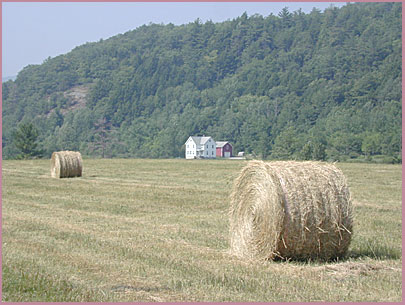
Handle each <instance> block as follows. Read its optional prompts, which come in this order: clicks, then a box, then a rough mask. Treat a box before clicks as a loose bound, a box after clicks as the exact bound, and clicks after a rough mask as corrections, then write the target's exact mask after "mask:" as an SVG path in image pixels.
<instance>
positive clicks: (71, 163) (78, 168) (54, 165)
mask: <svg viewBox="0 0 405 305" xmlns="http://www.w3.org/2000/svg"><path fill="white" fill-rule="evenodd" d="M82 163H83V160H82V155H81V154H80V152H76V151H58V152H54V153H52V158H51V176H52V177H53V178H68V177H81V175H82V169H83V164H82Z"/></svg>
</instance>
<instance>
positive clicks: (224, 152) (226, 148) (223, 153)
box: [216, 142, 232, 158]
mask: <svg viewBox="0 0 405 305" xmlns="http://www.w3.org/2000/svg"><path fill="white" fill-rule="evenodd" d="M216 144H217V157H223V158H230V157H232V145H231V143H229V142H216Z"/></svg>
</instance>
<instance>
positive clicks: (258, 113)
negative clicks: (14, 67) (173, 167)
mask: <svg viewBox="0 0 405 305" xmlns="http://www.w3.org/2000/svg"><path fill="white" fill-rule="evenodd" d="M401 23H402V16H401V3H355V4H347V5H346V6H344V7H342V8H329V9H327V10H325V11H324V12H320V11H319V10H316V9H314V10H312V11H311V12H310V13H309V14H305V13H303V12H301V11H296V12H289V11H288V9H286V8H285V9H283V10H282V11H281V12H280V13H279V14H278V16H274V15H269V16H266V17H263V16H261V15H253V16H247V14H243V15H242V16H240V17H238V18H236V19H233V20H228V21H226V22H222V23H213V22H210V21H208V22H205V23H202V22H201V21H200V20H198V19H197V20H196V21H195V22H193V23H190V24H186V25H181V26H174V25H173V24H168V25H158V24H150V25H144V26H141V27H139V28H137V29H135V30H132V31H129V32H127V33H124V34H120V35H117V36H114V37H111V38H110V39H106V40H100V41H99V42H96V43H87V44H85V45H82V46H79V47H77V48H75V49H73V50H72V51H71V52H69V53H67V54H65V55H61V56H57V57H55V58H49V59H47V60H46V61H45V62H44V63H43V64H41V65H30V66H27V67H25V68H24V69H23V70H22V71H21V72H20V73H19V74H18V76H17V78H16V80H15V81H12V80H10V81H7V82H5V83H3V96H2V98H3V158H14V157H15V156H17V154H18V150H17V149H16V147H15V146H14V145H13V136H14V133H15V131H16V129H17V128H18V125H19V124H21V123H23V122H32V123H34V125H35V126H36V128H37V129H38V131H39V138H38V143H39V145H40V146H41V147H42V149H43V152H44V156H45V157H49V156H50V154H51V153H52V152H53V151H55V150H66V149H69V150H80V151H81V152H82V153H83V154H84V155H88V156H105V157H152V158H168V157H183V156H184V149H183V144H184V142H185V140H186V139H187V137H188V136H189V135H197V134H209V135H211V136H212V137H213V138H214V139H216V140H227V141H230V142H232V143H233V144H234V150H235V151H241V150H243V151H246V152H248V153H254V154H256V155H257V156H261V157H263V158H266V157H271V158H281V159H288V158H299V159H333V160H339V159H345V158H349V157H350V158H356V157H359V156H366V157H368V158H370V157H372V156H375V155H385V156H389V157H390V160H391V161H399V159H400V152H401V134H402V126H401V109H402V106H401V81H402V80H401V77H402V76H401V52H402V50H401V47H402V42H401Z"/></svg>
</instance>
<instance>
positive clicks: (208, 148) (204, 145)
mask: <svg viewBox="0 0 405 305" xmlns="http://www.w3.org/2000/svg"><path fill="white" fill-rule="evenodd" d="M184 146H185V153H186V159H199V158H208V159H211V158H215V157H216V144H215V141H214V139H213V138H211V137H205V136H204V137H189V138H188V139H187V141H186V143H185V144H184Z"/></svg>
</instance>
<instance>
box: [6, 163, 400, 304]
mask: <svg viewBox="0 0 405 305" xmlns="http://www.w3.org/2000/svg"><path fill="white" fill-rule="evenodd" d="M245 164H246V163H245V161H239V160H238V161H236V160H212V161H208V160H193V161H186V160H128V159H113V160H106V159H104V160H84V161H83V166H84V170H83V177H80V178H71V179H53V178H51V177H50V173H49V171H50V165H49V161H47V160H35V161H3V185H2V195H3V198H2V241H3V245H2V246H3V249H2V250H3V256H2V263H3V270H2V272H3V287H2V288H3V290H2V292H3V301H25V302H27V301H74V302H79V301H99V302H100V301H104V302H106V301H110V302H128V301H148V302H158V301H165V302H173V301H212V302H214V301H215V302H220V301H233V302H237V301H267V302H270V301H271V302H289V301H290V302H291V301H329V302H334V301H401V300H402V219H401V179H402V177H401V166H398V165H381V164H375V165H372V164H344V163H343V164H338V167H340V168H341V169H342V170H343V172H344V174H345V175H346V177H347V178H348V184H349V187H350V190H351V193H352V197H353V206H354V233H353V239H352V243H351V246H350V248H349V254H348V257H347V258H346V259H345V260H342V261H338V262H328V263H322V262H308V261H306V262H295V261H290V262H267V263H260V264H257V263H253V262H247V261H243V260H240V259H238V258H236V257H233V256H231V255H230V254H229V252H228V249H229V219H228V207H229V193H230V191H231V187H232V183H233V180H234V178H235V177H236V176H237V175H238V173H239V170H240V169H241V168H242V167H243V166H244V165H245Z"/></svg>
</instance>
